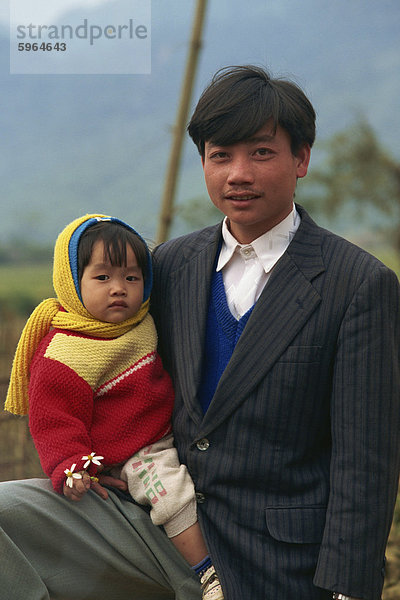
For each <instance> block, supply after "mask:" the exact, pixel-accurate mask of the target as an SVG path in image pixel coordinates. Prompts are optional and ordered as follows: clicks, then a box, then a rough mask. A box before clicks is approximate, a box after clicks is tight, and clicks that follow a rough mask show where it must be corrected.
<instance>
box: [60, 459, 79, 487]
mask: <svg viewBox="0 0 400 600" xmlns="http://www.w3.org/2000/svg"><path fill="white" fill-rule="evenodd" d="M75 467H76V463H75V464H73V465H72V467H71V468H70V469H65V471H64V473H65V474H66V476H67V485H68V486H69V487H72V486H73V485H74V479H82V475H81V474H80V473H74V469H75Z"/></svg>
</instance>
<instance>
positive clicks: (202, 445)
mask: <svg viewBox="0 0 400 600" xmlns="http://www.w3.org/2000/svg"><path fill="white" fill-rule="evenodd" d="M196 446H197V448H198V449H199V450H201V451H202V452H204V450H208V449H209V447H210V442H209V441H208V439H207V438H203V439H202V440H199V441H198V442H197V444H196Z"/></svg>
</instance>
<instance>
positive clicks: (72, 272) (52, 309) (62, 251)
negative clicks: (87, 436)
mask: <svg viewBox="0 0 400 600" xmlns="http://www.w3.org/2000/svg"><path fill="white" fill-rule="evenodd" d="M98 221H113V222H116V223H120V224H121V225H123V226H125V227H128V229H130V230H132V231H133V232H134V233H135V234H136V235H139V234H138V233H137V232H136V231H135V230H134V229H132V227H130V226H129V225H127V224H126V223H124V222H123V221H120V220H119V219H115V218H114V217H109V216H106V215H98V214H91V215H85V216H83V217H80V218H78V219H76V220H75V221H73V222H72V223H70V224H69V225H67V227H66V228H65V229H64V230H63V231H62V232H61V233H60V235H59V236H58V238H57V241H56V244H55V247H54V262H53V287H54V290H55V292H56V294H57V298H48V299H47V300H43V302H41V303H40V304H39V305H38V306H37V307H36V308H35V310H34V311H33V313H32V314H31V316H30V317H29V319H28V321H27V323H26V325H25V327H24V329H23V331H22V334H21V337H20V340H19V343H18V346H17V350H16V353H15V357H14V362H13V366H12V371H11V377H10V385H9V388H8V392H7V399H6V402H5V407H4V408H5V410H8V411H10V412H12V413H14V414H17V415H25V414H27V413H28V410H29V400H28V387H29V368H30V363H31V361H32V358H33V355H34V354H35V352H36V350H37V347H38V345H39V343H40V342H41V340H42V339H43V338H44V336H45V335H46V334H47V333H48V332H49V331H50V329H51V328H52V327H54V328H58V329H68V330H72V331H78V332H81V333H85V334H87V335H91V336H94V337H102V338H113V337H118V336H120V335H123V334H124V333H126V332H127V331H129V329H131V328H132V327H133V326H134V325H137V324H138V323H140V322H141V321H142V320H143V319H144V317H145V316H146V314H147V312H148V308H149V296H150V291H151V285H152V267H151V255H150V252H149V250H148V248H147V245H146V243H145V242H144V240H143V239H142V238H140V239H142V241H143V242H144V243H145V246H146V248H147V272H146V280H145V286H144V295H143V303H142V306H141V308H140V309H139V311H138V312H137V313H136V315H134V316H133V317H131V318H130V319H127V320H126V321H122V322H121V323H107V322H104V321H98V320H97V319H95V318H94V317H92V315H91V314H90V313H89V312H88V311H87V310H86V308H85V307H84V306H83V303H82V300H81V297H80V289H79V280H78V244H79V239H80V237H81V235H82V233H83V232H84V231H86V229H87V228H88V227H90V226H91V225H94V224H95V223H97V222H98ZM139 237H140V236H139ZM61 307H62V308H63V309H64V310H60V309H61Z"/></svg>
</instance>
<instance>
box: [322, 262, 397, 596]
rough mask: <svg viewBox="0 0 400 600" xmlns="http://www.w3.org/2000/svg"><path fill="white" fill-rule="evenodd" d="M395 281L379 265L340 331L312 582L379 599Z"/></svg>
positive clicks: (391, 443) (387, 505)
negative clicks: (325, 493)
mask: <svg viewBox="0 0 400 600" xmlns="http://www.w3.org/2000/svg"><path fill="white" fill-rule="evenodd" d="M399 311H400V303H399V285H398V280H397V277H396V276H395V275H394V273H392V272H391V271H389V270H388V269H387V268H385V267H384V266H383V265H380V266H378V267H376V268H374V269H373V270H372V272H371V273H370V276H369V277H368V278H367V279H366V280H364V281H363V283H362V284H361V285H360V286H359V288H358V289H357V291H356V293H355V294H354V297H353V300H352V302H351V304H350V305H349V307H348V309H347V312H346V314H345V317H344V319H343V321H342V326H341V329H340V332H339V336H338V342H337V352H336V360H335V364H334V365H333V387H332V398H331V426H332V459H331V472H330V484H331V489H330V496H329V504H328V510H327V519H326V526H325V531H324V537H323V541H322V545H321V551H320V555H319V562H318V567H317V570H316V574H315V580H314V581H315V584H316V585H318V586H320V587H322V588H326V589H329V590H334V591H339V592H342V593H345V594H347V595H350V596H354V597H356V598H364V599H366V600H377V599H378V598H380V597H381V595H380V590H381V586H382V580H383V556H384V552H385V545H386V540H387V536H388V533H389V529H390V525H391V519H392V514H393V507H394V503H395V499H396V492H397V483H398V472H399V441H400V440H399V433H400V421H399V417H400V397H399V396H400V375H399V371H400V368H399V340H400V327H399V314H400V312H399Z"/></svg>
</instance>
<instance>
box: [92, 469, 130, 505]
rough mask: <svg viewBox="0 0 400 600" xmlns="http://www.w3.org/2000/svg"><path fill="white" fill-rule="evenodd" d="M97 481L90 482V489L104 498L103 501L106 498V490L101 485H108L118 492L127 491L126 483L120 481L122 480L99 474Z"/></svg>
mask: <svg viewBox="0 0 400 600" xmlns="http://www.w3.org/2000/svg"><path fill="white" fill-rule="evenodd" d="M98 479H99V480H98V481H95V480H93V481H92V486H91V488H92V490H93V491H94V492H96V494H98V495H99V496H100V497H101V498H104V500H105V499H106V498H108V491H107V490H106V488H104V487H103V485H102V484H104V485H110V486H112V487H115V488H117V489H118V490H121V491H122V492H126V491H127V489H128V485H127V483H126V481H122V479H117V478H116V477H112V476H111V475H107V474H101V473H100V474H99V478H98Z"/></svg>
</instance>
